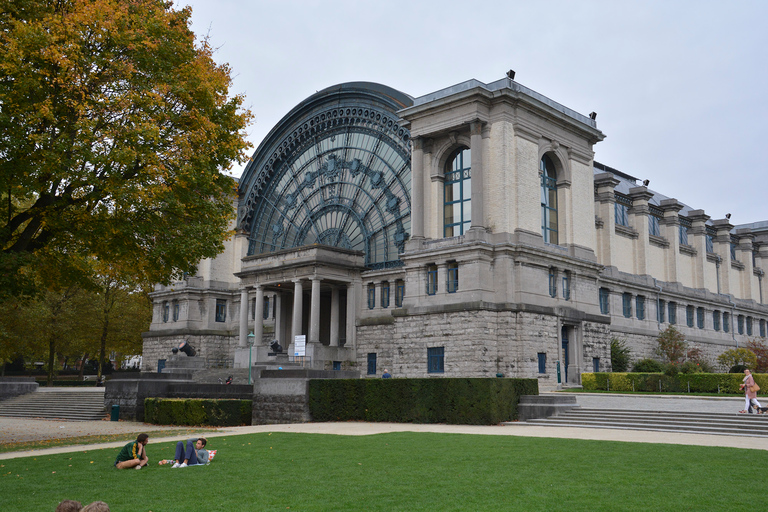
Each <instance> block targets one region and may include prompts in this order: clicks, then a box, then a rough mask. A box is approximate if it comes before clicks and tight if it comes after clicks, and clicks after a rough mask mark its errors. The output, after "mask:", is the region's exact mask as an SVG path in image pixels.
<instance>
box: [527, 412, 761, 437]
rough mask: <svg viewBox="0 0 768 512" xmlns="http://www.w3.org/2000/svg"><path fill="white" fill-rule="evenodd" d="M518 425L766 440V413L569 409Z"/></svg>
mask: <svg viewBox="0 0 768 512" xmlns="http://www.w3.org/2000/svg"><path fill="white" fill-rule="evenodd" d="M518 424H521V425H540V426H552V427H583V428H612V429H625V430H649V431H656V432H679V433H686V434H719V435H729V436H749V437H765V438H768V414H761V415H757V414H738V413H730V414H723V413H709V412H674V411H633V410H618V409H583V408H581V407H573V408H570V409H568V410H565V411H563V412H561V413H559V414H558V415H557V416H551V417H549V418H539V419H529V420H526V421H524V422H520V423H518Z"/></svg>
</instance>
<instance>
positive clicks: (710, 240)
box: [704, 234, 715, 254]
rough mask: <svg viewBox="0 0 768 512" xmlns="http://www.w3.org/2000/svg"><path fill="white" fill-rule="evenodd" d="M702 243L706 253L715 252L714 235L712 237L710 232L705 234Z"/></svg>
mask: <svg viewBox="0 0 768 512" xmlns="http://www.w3.org/2000/svg"><path fill="white" fill-rule="evenodd" d="M704 245H705V246H706V248H707V253H708V254H712V253H714V252H715V237H713V236H712V235H710V234H707V235H706V237H705V239H704Z"/></svg>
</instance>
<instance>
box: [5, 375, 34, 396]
mask: <svg viewBox="0 0 768 512" xmlns="http://www.w3.org/2000/svg"><path fill="white" fill-rule="evenodd" d="M38 387H39V384H38V383H37V382H35V378H34V377H0V400H7V399H9V398H13V397H15V396H20V395H26V394H27V393H34V392H35V391H37V388H38Z"/></svg>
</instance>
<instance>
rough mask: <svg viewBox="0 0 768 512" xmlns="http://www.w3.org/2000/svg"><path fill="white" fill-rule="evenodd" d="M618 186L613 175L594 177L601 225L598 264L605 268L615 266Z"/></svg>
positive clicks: (605, 174)
mask: <svg viewBox="0 0 768 512" xmlns="http://www.w3.org/2000/svg"><path fill="white" fill-rule="evenodd" d="M618 184H619V180H617V179H616V178H615V177H614V176H613V174H611V173H609V172H604V173H601V174H596V175H595V189H596V190H595V202H596V203H598V207H597V209H598V212H599V217H600V220H601V221H602V225H601V226H600V229H598V230H597V256H598V262H599V263H602V264H603V265H605V266H606V267H609V266H611V265H613V266H615V265H616V262H615V261H614V259H615V257H616V249H615V245H616V211H615V208H616V193H615V191H614V189H615V188H616V185H618Z"/></svg>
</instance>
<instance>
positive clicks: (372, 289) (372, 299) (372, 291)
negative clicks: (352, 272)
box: [368, 283, 376, 309]
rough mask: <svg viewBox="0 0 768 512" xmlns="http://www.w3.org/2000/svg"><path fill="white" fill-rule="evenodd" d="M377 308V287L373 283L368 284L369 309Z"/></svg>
mask: <svg viewBox="0 0 768 512" xmlns="http://www.w3.org/2000/svg"><path fill="white" fill-rule="evenodd" d="M375 307H376V285H375V284H373V283H369V284H368V309H373V308H375Z"/></svg>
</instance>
